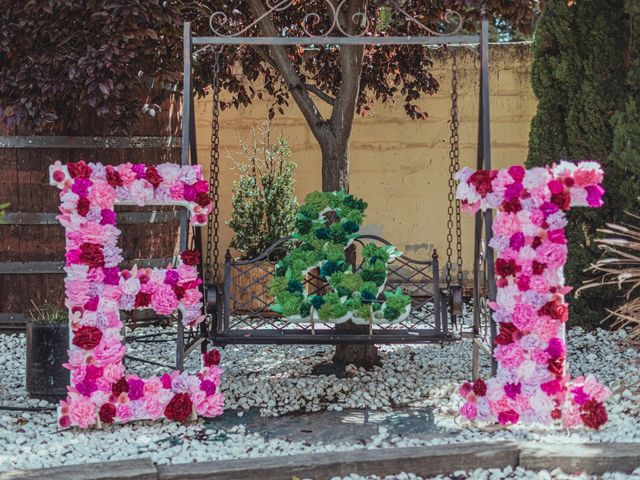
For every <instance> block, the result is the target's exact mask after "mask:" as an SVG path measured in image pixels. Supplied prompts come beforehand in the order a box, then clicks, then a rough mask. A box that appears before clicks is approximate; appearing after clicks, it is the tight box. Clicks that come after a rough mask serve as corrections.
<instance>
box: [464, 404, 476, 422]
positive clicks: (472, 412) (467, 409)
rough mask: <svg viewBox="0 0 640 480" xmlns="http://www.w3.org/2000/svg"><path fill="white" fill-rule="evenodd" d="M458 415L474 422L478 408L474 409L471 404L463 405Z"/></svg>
mask: <svg viewBox="0 0 640 480" xmlns="http://www.w3.org/2000/svg"><path fill="white" fill-rule="evenodd" d="M460 414H461V415H462V416H464V417H466V418H468V419H469V420H475V419H476V417H477V416H478V407H476V406H475V405H474V404H473V403H469V402H467V403H465V404H464V405H462V407H460Z"/></svg>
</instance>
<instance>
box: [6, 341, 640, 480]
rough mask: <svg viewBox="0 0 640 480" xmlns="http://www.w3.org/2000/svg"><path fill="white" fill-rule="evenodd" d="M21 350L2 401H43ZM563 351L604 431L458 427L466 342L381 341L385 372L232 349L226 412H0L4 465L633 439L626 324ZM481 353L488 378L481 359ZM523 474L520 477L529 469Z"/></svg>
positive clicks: (137, 351)
mask: <svg viewBox="0 0 640 480" xmlns="http://www.w3.org/2000/svg"><path fill="white" fill-rule="evenodd" d="M150 330H153V331H158V330H157V329H153V328H152V329H150ZM164 332H165V336H166V338H168V339H169V340H170V339H171V338H172V337H173V332H171V331H169V330H165V331H164ZM137 333H139V332H137ZM24 346H25V339H24V336H23V335H13V336H2V337H0V392H1V393H0V404H1V405H4V406H18V405H29V406H31V407H37V406H39V407H43V408H45V407H51V406H52V405H50V404H48V403H47V402H44V401H38V400H31V399H28V397H27V395H26V392H25V390H24V386H23V385H24V357H25V355H24ZM568 347H569V357H568V358H569V368H570V371H571V374H572V376H577V375H580V374H582V373H587V372H589V373H594V374H595V375H596V376H597V377H598V379H599V380H601V381H602V382H603V383H604V384H605V385H608V386H609V387H610V388H611V390H612V391H613V395H612V397H611V399H610V400H609V401H608V402H607V408H608V410H609V417H610V420H609V423H608V424H607V425H606V426H605V427H604V428H603V429H602V430H601V431H598V432H593V431H587V430H582V429H579V430H575V431H572V432H565V431H563V430H561V429H557V428H547V427H543V426H538V427H535V428H531V427H524V426H514V427H510V428H495V427H491V426H487V427H484V428H478V427H474V426H468V425H464V428H463V425H462V424H461V423H460V420H459V419H458V417H457V408H458V406H459V403H458V399H457V398H456V397H457V395H456V394H455V392H456V389H457V386H458V385H459V384H460V382H462V381H463V380H465V379H466V378H468V376H469V374H470V371H469V370H470V362H471V345H470V342H469V341H462V342H460V343H455V344H451V345H447V346H439V345H416V346H385V347H381V351H382V360H383V366H382V367H381V368H376V369H375V370H373V371H369V372H367V371H364V370H359V369H356V368H354V367H351V368H349V367H348V368H347V369H346V370H347V371H346V373H345V374H344V375H340V376H338V375H335V374H331V373H321V374H318V373H315V372H318V371H323V370H324V371H327V372H329V371H330V369H327V367H326V365H328V364H329V362H330V359H331V355H332V348H331V347H325V346H305V347H301V346H229V347H227V348H226V349H225V350H224V353H223V359H222V364H221V365H222V367H223V368H225V370H226V371H225V376H224V380H223V389H224V390H225V394H226V397H227V399H226V408H227V411H226V412H225V414H224V415H223V416H221V417H218V418H215V419H206V420H205V419H199V420H198V421H197V422H194V423H192V424H189V425H181V424H176V423H170V422H166V421H163V422H134V423H132V424H128V425H123V426H109V427H107V428H105V429H104V430H102V431H79V430H69V431H61V430H60V429H59V428H58V427H57V424H56V421H55V416H54V413H53V412H51V411H42V412H14V411H2V412H0V471H6V470H12V469H33V468H40V467H48V466H54V465H65V464H75V463H79V461H82V462H86V463H89V462H100V461H108V460H123V459H131V458H138V457H148V458H151V459H152V460H153V462H155V463H156V464H158V465H167V464H180V463H189V462H194V461H212V460H222V459H234V458H254V457H266V456H278V455H293V454H300V453H312V452H332V451H348V450H361V449H378V448H398V447H417V446H429V445H430V446H433V445H442V444H461V443H469V442H498V441H504V440H506V441H510V440H516V441H530V440H531V441H536V442H538V443H539V444H546V443H552V444H556V443H564V444H567V443H575V444H581V443H587V442H640V406H639V405H638V402H637V401H636V400H634V399H636V398H638V394H640V369H639V368H638V367H639V365H640V353H639V352H638V350H637V349H636V348H634V347H633V346H631V345H630V344H629V343H627V341H626V339H625V334H624V332H618V333H612V332H608V331H605V330H597V331H595V332H590V333H586V332H584V331H582V330H581V329H573V330H571V331H570V332H569V334H568ZM129 349H130V353H131V354H133V355H135V356H138V357H144V358H146V359H149V360H155V361H160V362H169V361H170V359H171V358H172V355H173V342H171V341H169V342H166V343H145V344H143V343H131V344H130V345H129ZM483 360H484V361H483V363H482V368H483V373H484V374H485V375H486V373H487V371H488V358H485V359H483ZM190 362H191V363H192V365H190V366H189V367H190V368H195V367H197V362H198V359H197V358H196V356H193V357H192V358H190ZM129 366H130V368H131V369H132V370H133V371H135V372H136V373H139V374H141V375H143V374H144V375H147V374H151V373H158V371H160V370H161V368H160V367H156V366H152V365H147V364H145V365H143V364H140V363H136V362H132V361H131V362H129ZM493 473H496V472H493ZM520 473H521V476H524V477H523V478H525V477H526V475H527V473H526V472H524V471H523V472H520ZM478 475H480V473H478ZM492 475H493V474H492ZM496 475H497V473H496ZM500 475H501V477H504V476H513V475H520V474H519V473H518V472H506V473H505V472H502V473H501V474H500ZM407 478H409V477H407ZM477 478H483V477H482V475H480V476H479V477H477ZM491 478H498V477H497V476H492V477H491Z"/></svg>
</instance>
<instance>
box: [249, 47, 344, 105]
mask: <svg viewBox="0 0 640 480" xmlns="http://www.w3.org/2000/svg"><path fill="white" fill-rule="evenodd" d="M251 48H252V49H253V50H254V51H255V52H256V53H257V54H258V55H259V56H260V58H262V60H263V61H264V62H265V63H266V64H267V65H269V66H270V67H271V68H273V69H274V70H275V71H276V72H278V71H279V70H278V66H277V65H276V62H274V61H273V58H271V57H270V56H269V53H268V52H267V51H266V50H265V49H264V48H262V47H260V46H259V45H251ZM299 78H300V82H301V83H302V84H303V85H304V88H306V89H307V91H308V92H311V93H313V94H314V95H315V96H317V97H318V98H319V99H320V100H323V101H325V102H326V103H328V104H329V105H332V106H333V105H334V104H335V101H336V99H335V98H333V97H332V96H331V95H329V94H328V93H326V92H325V91H323V90H322V89H321V88H320V87H318V86H317V85H314V84H312V83H306V79H305V78H302V77H299Z"/></svg>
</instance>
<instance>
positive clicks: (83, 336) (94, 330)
mask: <svg viewBox="0 0 640 480" xmlns="http://www.w3.org/2000/svg"><path fill="white" fill-rule="evenodd" d="M100 340H102V330H100V329H99V328H98V327H90V326H88V325H84V326H82V327H80V328H79V329H78V330H76V331H75V332H74V333H73V342H72V343H73V344H74V345H75V346H76V347H78V348H81V349H83V350H91V349H92V348H96V347H97V346H98V344H99V343H100Z"/></svg>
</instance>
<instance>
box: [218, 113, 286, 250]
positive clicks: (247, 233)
mask: <svg viewBox="0 0 640 480" xmlns="http://www.w3.org/2000/svg"><path fill="white" fill-rule="evenodd" d="M241 146H242V151H243V154H244V156H245V158H246V161H245V162H244V163H236V165H237V167H238V170H239V171H240V178H239V179H238V180H237V181H236V182H234V184H233V195H232V197H231V203H232V206H233V212H232V214H231V220H230V221H229V222H228V224H229V226H230V227H231V228H232V229H233V231H234V237H233V240H232V242H231V245H232V246H233V247H234V248H236V249H238V250H239V251H240V253H241V255H242V257H243V258H253V257H255V256H257V255H259V254H260V253H261V252H263V251H264V250H265V249H266V248H267V247H268V246H269V245H271V244H272V243H273V242H275V241H276V240H278V239H279V238H282V237H286V236H288V235H290V234H291V233H292V231H293V228H294V224H295V221H296V212H297V209H298V201H297V199H296V196H295V192H294V186H295V179H294V173H295V168H296V164H295V163H294V162H292V161H291V160H290V157H291V149H290V148H289V144H288V143H287V141H286V139H285V138H284V137H283V136H282V135H281V136H279V137H278V139H277V141H276V142H275V143H274V144H272V143H271V128H270V125H269V124H268V123H265V124H264V125H262V127H260V128H259V129H258V132H256V130H253V131H252V142H251V145H248V144H247V143H245V142H244V141H241Z"/></svg>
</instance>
